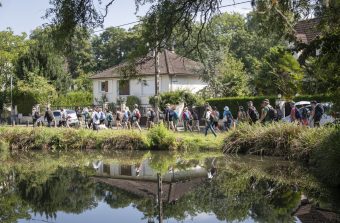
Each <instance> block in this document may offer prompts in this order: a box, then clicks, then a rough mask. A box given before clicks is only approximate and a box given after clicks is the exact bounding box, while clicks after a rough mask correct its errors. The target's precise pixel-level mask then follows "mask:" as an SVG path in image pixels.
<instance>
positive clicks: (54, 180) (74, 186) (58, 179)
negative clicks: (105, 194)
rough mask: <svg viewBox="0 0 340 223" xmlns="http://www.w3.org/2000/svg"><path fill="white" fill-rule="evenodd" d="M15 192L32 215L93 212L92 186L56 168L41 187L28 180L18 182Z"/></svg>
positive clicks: (77, 174) (80, 175)
mask: <svg viewBox="0 0 340 223" xmlns="http://www.w3.org/2000/svg"><path fill="white" fill-rule="evenodd" d="M17 187H18V192H19V194H20V196H21V197H22V199H23V200H25V201H27V203H29V204H30V207H31V209H32V211H33V212H39V213H41V214H46V215H47V216H49V217H55V213H56V212H57V211H64V212H71V213H81V212H82V211H84V210H85V209H89V208H94V207H95V206H96V205H97V204H96V202H95V201H94V196H93V194H94V184H93V183H92V182H91V181H90V180H89V179H88V178H87V176H86V174H84V173H82V172H80V171H79V170H76V169H63V168H59V169H57V171H55V172H54V173H53V174H52V175H50V177H49V178H48V179H47V180H46V182H44V183H36V181H35V179H34V177H32V176H31V177H30V176H27V177H25V178H23V179H20V180H19V182H18V185H17Z"/></svg>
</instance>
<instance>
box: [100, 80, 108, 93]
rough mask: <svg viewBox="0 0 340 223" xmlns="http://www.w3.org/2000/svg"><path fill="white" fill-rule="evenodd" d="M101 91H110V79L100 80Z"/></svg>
mask: <svg viewBox="0 0 340 223" xmlns="http://www.w3.org/2000/svg"><path fill="white" fill-rule="evenodd" d="M100 91H102V92H109V82H108V81H102V82H100Z"/></svg>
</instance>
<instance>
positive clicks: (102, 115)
mask: <svg viewBox="0 0 340 223" xmlns="http://www.w3.org/2000/svg"><path fill="white" fill-rule="evenodd" d="M104 119H105V117H104V113H103V112H100V120H104Z"/></svg>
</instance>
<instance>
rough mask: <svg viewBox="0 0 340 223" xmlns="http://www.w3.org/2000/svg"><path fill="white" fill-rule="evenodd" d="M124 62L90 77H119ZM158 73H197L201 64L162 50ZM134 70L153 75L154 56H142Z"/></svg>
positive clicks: (141, 73)
mask: <svg viewBox="0 0 340 223" xmlns="http://www.w3.org/2000/svg"><path fill="white" fill-rule="evenodd" d="M125 65H126V63H123V64H120V65H118V66H115V67H111V68H109V69H107V70H104V71H101V72H99V73H97V74H95V75H93V76H92V77H91V78H92V79H100V78H111V77H120V74H119V69H120V68H122V67H124V66H125ZM159 67H160V74H161V75H164V74H173V75H198V70H199V69H201V68H202V64H201V63H199V62H196V61H193V60H191V59H189V58H186V57H182V56H180V55H178V54H175V53H173V52H171V51H169V50H164V51H163V52H161V53H160V55H159ZM136 71H137V72H138V74H140V75H154V74H155V65H154V58H153V57H151V56H148V57H146V58H143V62H142V63H139V64H137V65H136Z"/></svg>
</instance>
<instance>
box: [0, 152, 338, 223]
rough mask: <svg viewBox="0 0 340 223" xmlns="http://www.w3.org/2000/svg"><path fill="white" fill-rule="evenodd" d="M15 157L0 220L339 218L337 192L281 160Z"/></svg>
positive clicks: (5, 175) (4, 176)
mask: <svg viewBox="0 0 340 223" xmlns="http://www.w3.org/2000/svg"><path fill="white" fill-rule="evenodd" d="M44 156H45V155H42V157H44ZM38 157H39V156H38ZM110 157H111V158H112V159H110ZM44 160H45V161H44ZM56 160H58V162H56ZM21 161H22V162H23V163H24V164H20V165H16V164H15V163H14V164H13V163H12V164H11V163H10V164H8V165H6V168H5V167H3V168H2V171H0V173H1V178H0V180H2V182H1V181H0V182H1V184H0V185H1V187H0V194H1V199H0V222H6V223H9V222H20V223H26V222H56V223H87V222H88V223H92V222H98V223H99V222H102V223H106V222H107V223H108V222H110V223H112V222H119V223H123V222H127V223H130V222H149V223H151V222H198V223H200V222H201V223H203V222H204V223H208V222H209V223H217V222H337V221H339V215H338V214H337V213H338V211H339V210H340V209H339V208H338V207H339V206H338V200H339V199H337V197H338V194H337V193H336V192H332V191H330V190H326V189H324V187H323V186H322V185H320V184H319V183H318V182H317V180H315V179H314V178H313V176H309V175H306V173H305V172H303V169H300V167H298V166H297V165H296V164H294V163H288V162H286V161H280V160H273V159H263V158H259V157H242V158H240V157H227V158H226V157H222V156H217V157H216V156H215V155H209V154H208V155H202V154H198V155H193V154H170V153H160V152H156V153H140V152H139V153H138V154H132V153H131V152H129V153H126V154H124V153H120V154H119V156H118V157H117V154H104V155H100V156H98V155H96V156H93V155H89V156H88V157H86V156H85V157H84V156H82V157H81V158H78V159H77V158H74V155H72V158H71V156H70V157H69V158H67V156H66V158H65V156H63V158H62V159H61V158H60V157H53V159H52V158H51V157H49V158H48V159H47V158H45V159H43V158H41V157H40V158H36V155H34V156H33V158H32V157H25V158H24V159H22V158H21ZM17 162H18V161H17ZM54 162H56V164H55V163H54ZM160 198H161V199H160Z"/></svg>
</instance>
